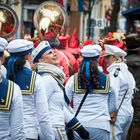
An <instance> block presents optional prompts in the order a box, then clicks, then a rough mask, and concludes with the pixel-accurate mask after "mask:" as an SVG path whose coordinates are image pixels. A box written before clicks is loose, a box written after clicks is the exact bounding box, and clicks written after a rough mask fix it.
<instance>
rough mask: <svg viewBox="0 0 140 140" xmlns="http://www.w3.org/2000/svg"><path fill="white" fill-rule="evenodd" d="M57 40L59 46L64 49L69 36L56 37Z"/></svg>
mask: <svg viewBox="0 0 140 140" xmlns="http://www.w3.org/2000/svg"><path fill="white" fill-rule="evenodd" d="M57 38H58V40H59V42H60V46H64V47H66V46H67V44H68V41H69V39H70V35H66V36H61V35H60V36H58V37H57Z"/></svg>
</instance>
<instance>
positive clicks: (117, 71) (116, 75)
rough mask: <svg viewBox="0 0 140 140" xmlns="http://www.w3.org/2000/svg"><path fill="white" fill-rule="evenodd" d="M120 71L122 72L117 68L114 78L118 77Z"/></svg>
mask: <svg viewBox="0 0 140 140" xmlns="http://www.w3.org/2000/svg"><path fill="white" fill-rule="evenodd" d="M120 70H121V69H120V68H116V70H115V72H114V77H118V75H119V72H120Z"/></svg>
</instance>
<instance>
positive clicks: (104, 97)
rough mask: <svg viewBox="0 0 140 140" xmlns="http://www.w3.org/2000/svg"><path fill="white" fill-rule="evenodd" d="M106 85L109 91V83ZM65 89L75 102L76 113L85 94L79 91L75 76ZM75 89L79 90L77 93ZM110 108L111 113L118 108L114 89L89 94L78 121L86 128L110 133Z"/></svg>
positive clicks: (70, 98) (70, 79)
mask: <svg viewBox="0 0 140 140" xmlns="http://www.w3.org/2000/svg"><path fill="white" fill-rule="evenodd" d="M76 75H77V74H76ZM106 85H107V86H108V89H109V86H110V84H109V82H108V83H107V84H106ZM65 89H66V94H67V96H68V98H69V100H70V101H71V100H73V109H74V112H76V111H77V108H78V106H79V104H80V102H81V101H82V98H83V96H84V93H85V92H84V91H83V90H81V89H78V85H77V81H75V75H73V76H71V77H70V78H69V80H68V81H67V83H66V86H65ZM75 89H77V91H76V90H75ZM105 92H106V91H105ZM109 101H110V102H109ZM109 106H111V107H110V110H111V112H112V111H114V110H115V108H116V96H115V92H114V90H113V89H111V88H110V90H109V91H108V93H102V94H100V93H95V94H88V95H87V97H86V99H85V101H84V103H83V105H82V107H81V110H80V112H79V114H78V116H77V119H78V120H79V121H80V122H81V124H82V125H83V126H84V127H92V128H99V129H104V130H107V131H110V116H109Z"/></svg>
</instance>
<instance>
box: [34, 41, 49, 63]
mask: <svg viewBox="0 0 140 140" xmlns="http://www.w3.org/2000/svg"><path fill="white" fill-rule="evenodd" d="M49 50H51V46H50V44H49V42H48V41H41V42H40V43H39V44H38V46H37V47H36V48H35V49H34V50H33V52H32V56H33V62H34V63H36V62H38V60H39V59H40V58H41V56H42V55H43V54H44V53H45V52H47V51H49Z"/></svg>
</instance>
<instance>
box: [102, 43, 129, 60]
mask: <svg viewBox="0 0 140 140" xmlns="http://www.w3.org/2000/svg"><path fill="white" fill-rule="evenodd" d="M104 48H105V50H106V52H105V54H104V55H103V56H107V55H114V56H117V57H125V56H126V55H127V53H126V52H125V51H123V50H122V49H120V48H119V47H117V46H114V45H106V44H105V45H104Z"/></svg>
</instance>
